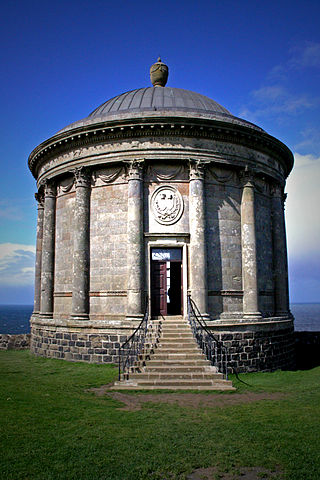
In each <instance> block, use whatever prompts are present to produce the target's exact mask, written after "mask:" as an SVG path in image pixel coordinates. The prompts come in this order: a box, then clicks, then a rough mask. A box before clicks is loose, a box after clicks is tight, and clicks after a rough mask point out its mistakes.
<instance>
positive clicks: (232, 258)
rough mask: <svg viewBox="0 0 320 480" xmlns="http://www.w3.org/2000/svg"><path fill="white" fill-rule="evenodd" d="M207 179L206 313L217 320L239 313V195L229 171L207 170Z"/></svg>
mask: <svg viewBox="0 0 320 480" xmlns="http://www.w3.org/2000/svg"><path fill="white" fill-rule="evenodd" d="M207 177H208V178H207V181H206V212H207V215H206V231H207V245H208V248H207V258H208V303H209V305H208V307H209V308H208V310H209V312H210V315H211V316H212V318H219V316H220V315H221V313H224V314H225V315H226V316H232V315H237V314H238V313H239V312H242V291H241V290H242V273H241V233H240V230H241V224H240V201H241V197H240V193H241V192H240V189H239V185H238V180H237V177H236V174H235V172H233V171H231V170H227V169H221V168H211V170H210V172H208V176H207ZM225 179H227V181H226V180H225Z"/></svg>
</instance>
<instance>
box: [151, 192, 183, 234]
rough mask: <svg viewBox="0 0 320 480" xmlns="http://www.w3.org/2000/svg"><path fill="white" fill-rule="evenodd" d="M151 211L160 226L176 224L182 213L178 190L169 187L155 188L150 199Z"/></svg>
mask: <svg viewBox="0 0 320 480" xmlns="http://www.w3.org/2000/svg"><path fill="white" fill-rule="evenodd" d="M151 211H152V213H153V215H154V218H155V219H156V221H157V222H158V223H161V224H162V225H171V224H173V223H175V222H177V221H178V220H179V218H180V217H181V215H182V212H183V199H182V197H181V195H180V193H179V192H178V190H177V189H176V188H174V187H171V186H166V187H165V186H163V187H159V188H157V189H156V190H155V191H154V192H153V194H152V197H151Z"/></svg>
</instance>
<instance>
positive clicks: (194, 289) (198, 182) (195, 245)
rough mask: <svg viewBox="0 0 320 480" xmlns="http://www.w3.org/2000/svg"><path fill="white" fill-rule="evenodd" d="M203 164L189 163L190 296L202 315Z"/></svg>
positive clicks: (205, 311) (204, 310)
mask: <svg viewBox="0 0 320 480" xmlns="http://www.w3.org/2000/svg"><path fill="white" fill-rule="evenodd" d="M204 176H205V165H204V164H203V163H200V162H198V161H197V162H196V161H195V162H191V163H190V185H189V188H190V191H189V224H190V284H191V285H190V286H191V297H192V299H193V301H194V302H195V304H196V305H197V307H198V309H199V311H200V313H201V315H202V316H204V317H209V315H208V287H207V246H206V218H205V195H204Z"/></svg>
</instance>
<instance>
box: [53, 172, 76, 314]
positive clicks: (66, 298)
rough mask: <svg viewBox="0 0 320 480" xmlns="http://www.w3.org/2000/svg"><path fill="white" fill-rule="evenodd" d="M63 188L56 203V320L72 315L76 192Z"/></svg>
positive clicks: (60, 188)
mask: <svg viewBox="0 0 320 480" xmlns="http://www.w3.org/2000/svg"><path fill="white" fill-rule="evenodd" d="M69 181H70V180H69ZM63 188H64V182H62V183H61V185H60V186H59V187H58V196H57V202H56V229H55V268H54V272H55V274H54V317H55V318H68V316H69V315H70V313H71V304H72V273H73V230H74V227H73V224H74V206H75V192H74V191H73V192H68V193H64V192H63ZM65 188H67V187H65Z"/></svg>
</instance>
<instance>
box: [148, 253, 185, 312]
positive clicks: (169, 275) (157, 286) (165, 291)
mask: <svg viewBox="0 0 320 480" xmlns="http://www.w3.org/2000/svg"><path fill="white" fill-rule="evenodd" d="M182 298H183V297H182V250H181V248H153V249H152V250H151V315H152V317H158V316H160V315H163V316H165V315H181V314H182V305H183V302H182Z"/></svg>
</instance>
